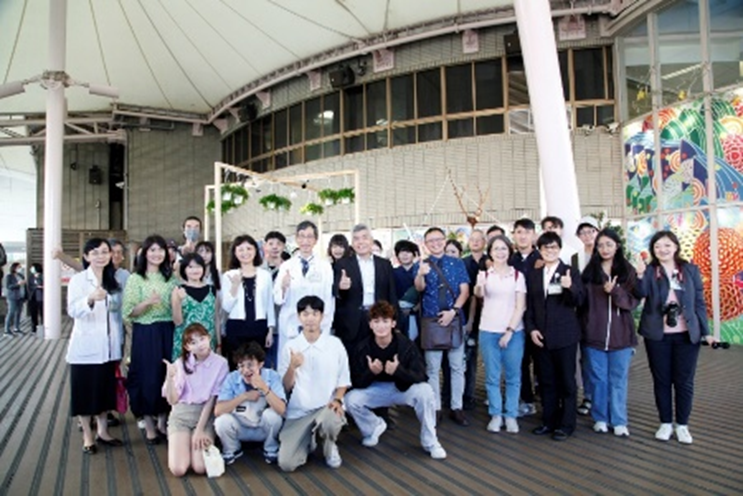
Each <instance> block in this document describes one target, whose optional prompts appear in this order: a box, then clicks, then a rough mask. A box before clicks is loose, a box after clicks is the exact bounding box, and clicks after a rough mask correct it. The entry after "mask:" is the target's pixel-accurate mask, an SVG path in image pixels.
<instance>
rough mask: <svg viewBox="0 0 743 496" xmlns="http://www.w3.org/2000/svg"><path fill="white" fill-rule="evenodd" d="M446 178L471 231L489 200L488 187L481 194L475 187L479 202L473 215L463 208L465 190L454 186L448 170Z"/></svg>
mask: <svg viewBox="0 0 743 496" xmlns="http://www.w3.org/2000/svg"><path fill="white" fill-rule="evenodd" d="M447 177H448V178H449V182H450V183H451V187H452V188H454V196H455V197H456V199H457V203H459V208H460V209H461V210H462V213H464V216H465V218H466V219H467V223H468V224H469V225H470V227H472V229H474V228H475V226H476V225H477V223H478V222H480V216H481V215H482V212H483V207H484V206H485V204H486V203H487V201H488V199H489V198H490V187H489V186H488V189H487V190H486V191H485V192H484V193H483V191H482V189H481V188H480V185H479V184H478V185H477V193H478V195H479V201H478V202H477V209H476V210H475V211H474V212H473V213H470V212H469V210H467V207H465V206H464V200H463V197H464V192H465V188H464V187H462V188H459V187H458V186H457V185H456V184H454V178H453V177H452V174H451V171H450V170H449V171H447Z"/></svg>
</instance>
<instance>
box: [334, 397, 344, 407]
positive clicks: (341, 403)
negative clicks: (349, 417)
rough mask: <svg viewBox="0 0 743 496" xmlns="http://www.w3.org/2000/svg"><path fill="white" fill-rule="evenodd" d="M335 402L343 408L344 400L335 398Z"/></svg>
mask: <svg viewBox="0 0 743 496" xmlns="http://www.w3.org/2000/svg"><path fill="white" fill-rule="evenodd" d="M333 401H337V402H338V404H339V405H340V406H343V398H333Z"/></svg>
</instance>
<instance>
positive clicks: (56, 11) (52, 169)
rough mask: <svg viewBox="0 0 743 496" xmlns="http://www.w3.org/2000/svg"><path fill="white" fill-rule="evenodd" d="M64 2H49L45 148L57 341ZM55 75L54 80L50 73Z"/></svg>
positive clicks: (47, 290)
mask: <svg viewBox="0 0 743 496" xmlns="http://www.w3.org/2000/svg"><path fill="white" fill-rule="evenodd" d="M66 24H67V0H49V66H48V68H47V71H49V73H50V75H52V76H53V77H52V78H49V79H52V81H49V79H47V83H48V86H49V87H48V88H47V97H46V144H45V147H44V280H45V281H47V284H46V285H45V287H44V337H45V338H46V339H59V336H60V332H61V327H62V287H61V284H60V272H61V271H60V264H59V262H58V261H57V260H54V259H52V249H53V248H54V247H57V246H62V146H63V143H64V118H65V86H64V83H65V82H64V80H63V78H62V77H61V75H63V73H64V69H65V50H66V44H65V40H66V27H67V25H66ZM51 73H56V74H57V77H54V75H53V74H51Z"/></svg>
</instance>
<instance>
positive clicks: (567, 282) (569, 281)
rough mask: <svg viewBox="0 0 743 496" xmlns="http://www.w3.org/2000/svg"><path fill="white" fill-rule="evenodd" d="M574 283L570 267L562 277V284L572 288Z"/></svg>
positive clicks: (566, 287)
mask: <svg viewBox="0 0 743 496" xmlns="http://www.w3.org/2000/svg"><path fill="white" fill-rule="evenodd" d="M572 285H573V279H572V278H571V277H570V269H568V271H567V272H565V275H564V276H562V277H561V278H560V286H562V287H563V288H565V289H570V287H571V286H572Z"/></svg>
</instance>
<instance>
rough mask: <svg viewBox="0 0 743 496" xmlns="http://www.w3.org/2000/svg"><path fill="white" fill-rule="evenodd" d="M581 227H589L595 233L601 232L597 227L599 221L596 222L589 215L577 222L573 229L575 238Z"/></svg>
mask: <svg viewBox="0 0 743 496" xmlns="http://www.w3.org/2000/svg"><path fill="white" fill-rule="evenodd" d="M583 226H591V227H593V228H594V229H596V230H597V231H599V230H601V228H600V227H599V221H597V220H596V218H595V217H591V216H590V215H587V216H585V217H583V218H582V219H581V220H579V221H578V227H577V228H576V229H575V234H576V236H577V235H578V233H579V232H580V229H581V228H582V227H583Z"/></svg>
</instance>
